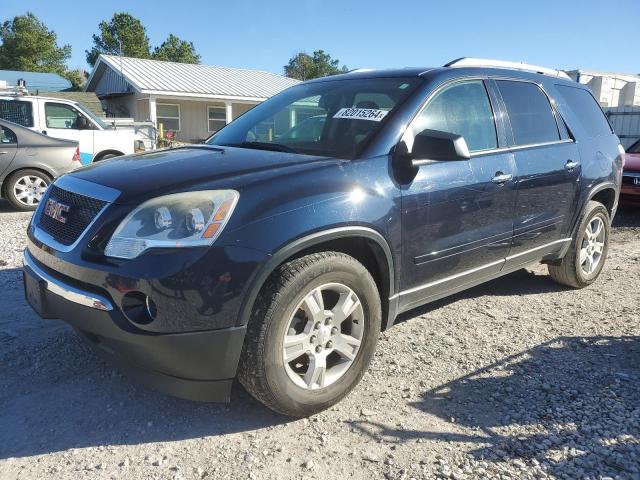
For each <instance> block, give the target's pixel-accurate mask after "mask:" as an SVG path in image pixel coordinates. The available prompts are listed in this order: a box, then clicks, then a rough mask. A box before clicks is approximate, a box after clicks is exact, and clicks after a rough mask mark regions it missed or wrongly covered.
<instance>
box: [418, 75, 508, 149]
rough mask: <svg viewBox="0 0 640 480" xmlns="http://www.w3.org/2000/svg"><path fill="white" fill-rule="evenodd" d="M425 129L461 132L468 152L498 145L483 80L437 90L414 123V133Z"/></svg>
mask: <svg viewBox="0 0 640 480" xmlns="http://www.w3.org/2000/svg"><path fill="white" fill-rule="evenodd" d="M425 129H430V130H440V131H442V132H448V133H455V134H457V135H462V136H463V137H464V139H465V141H466V142H467V146H468V147H469V151H471V152H478V151H481V150H491V149H493V148H497V146H498V141H497V135H496V125H495V122H494V119H493V111H492V109H491V103H489V97H488V95H487V90H486V89H485V87H484V83H483V82H482V80H472V81H468V82H461V83H456V84H454V85H452V86H450V87H447V88H445V89H444V90H443V91H441V92H439V93H438V94H437V95H436V96H435V97H434V98H433V99H432V100H431V101H430V102H429V104H428V105H427V106H426V107H425V109H424V110H423V111H422V113H420V115H419V116H418V118H417V121H416V122H414V125H413V134H414V135H417V134H418V133H420V132H421V131H422V130H425Z"/></svg>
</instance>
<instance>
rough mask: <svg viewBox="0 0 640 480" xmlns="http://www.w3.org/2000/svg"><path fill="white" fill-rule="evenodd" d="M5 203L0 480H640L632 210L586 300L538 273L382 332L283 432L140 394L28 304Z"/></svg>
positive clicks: (637, 234) (259, 419) (250, 413)
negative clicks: (319, 403)
mask: <svg viewBox="0 0 640 480" xmlns="http://www.w3.org/2000/svg"><path fill="white" fill-rule="evenodd" d="M28 218H29V215H27V214H19V213H12V212H11V211H10V209H9V207H8V206H7V205H6V204H4V203H1V204H0V245H1V250H0V265H1V266H0V306H1V308H2V313H0V478H1V479H3V480H5V479H13V478H39V479H43V478H56V479H82V478H101V479H102V478H104V479H121V478H135V479H145V478H149V479H165V478H168V479H197V478H214V479H218V478H251V479H253V478H273V479H285V478H339V479H342V478H362V479H372V478H376V479H377V478H389V479H410V478H416V479H417V478H438V477H441V478H454V479H461V478H500V479H502V480H506V479H516V478H580V477H582V478H593V479H595V478H607V477H611V478H632V479H640V313H639V311H638V307H639V306H640V209H637V208H636V209H626V210H623V211H622V212H621V213H620V214H619V215H618V217H617V218H616V222H615V228H614V230H613V238H612V245H611V249H610V252H609V258H608V261H607V266H606V268H605V270H604V271H603V274H602V276H601V277H600V279H599V280H598V282H597V283H596V284H595V285H592V286H591V287H589V288H586V289H584V290H580V291H573V290H569V289H565V288H563V287H560V286H558V285H556V284H554V283H553V282H552V281H551V280H550V279H549V277H548V276H547V275H546V269H545V268H544V267H542V266H533V267H532V268H529V269H527V270H522V271H519V272H516V273H514V274H511V275H508V276H506V277H504V278H502V279H498V280H495V281H493V282H490V283H488V284H486V285H482V286H480V287H476V288H474V289H472V290H470V291H467V292H464V293H462V294H459V295H456V296H455V297H452V298H449V299H446V300H443V301H440V302H437V303H436V304H434V305H431V306H428V307H426V308H422V309H419V310H416V311H413V312H410V314H409V315H404V316H403V318H402V319H401V322H400V323H399V324H398V325H397V326H396V327H394V328H393V329H391V330H389V331H387V332H385V333H383V334H382V335H381V336H380V341H379V344H378V345H379V346H378V351H377V354H376V357H375V359H374V361H373V364H372V366H371V369H370V370H369V372H368V373H367V374H366V375H365V377H364V379H363V381H362V383H361V384H360V385H359V386H358V388H356V390H355V391H354V392H353V393H352V394H351V395H350V396H349V397H348V398H347V399H346V400H344V401H343V402H342V403H340V404H339V405H338V406H336V407H334V408H333V409H331V410H330V411H327V412H324V413H322V414H320V415H316V416H314V417H312V418H310V419H304V420H297V421H291V420H289V419H286V418H282V417H280V416H278V415H276V414H274V413H272V412H270V411H269V410H267V409H266V408H264V407H262V406H261V405H260V404H258V403H257V402H255V401H254V400H252V399H251V398H250V397H249V396H248V395H247V394H246V393H244V392H243V391H242V390H241V389H240V388H238V389H237V390H236V391H235V392H234V398H233V402H232V403H231V404H229V405H220V404H198V403H192V402H188V401H182V400H177V399H174V398H170V397H167V396H164V395H162V394H159V393H155V392H153V391H150V390H146V389H144V388H142V387H138V386H136V385H135V384H133V383H132V382H130V381H129V380H128V379H127V378H125V377H123V376H121V375H120V374H119V373H117V372H116V371H115V370H114V369H113V368H112V366H111V365H109V364H107V363H105V362H104V361H103V360H102V359H100V358H98V357H96V356H95V355H94V354H93V353H92V351H91V350H90V349H88V348H87V347H85V346H84V344H83V343H82V342H80V341H79V340H78V339H76V337H75V335H74V334H73V332H72V331H71V330H70V329H69V328H68V327H66V326H65V325H64V324H62V323H61V322H57V321H43V320H39V319H38V318H36V317H35V315H34V314H33V313H32V312H31V311H30V309H29V307H27V306H26V304H25V302H24V300H23V293H22V286H21V283H20V270H19V265H20V258H21V252H22V249H23V248H24V230H25V227H26V225H27V222H28Z"/></svg>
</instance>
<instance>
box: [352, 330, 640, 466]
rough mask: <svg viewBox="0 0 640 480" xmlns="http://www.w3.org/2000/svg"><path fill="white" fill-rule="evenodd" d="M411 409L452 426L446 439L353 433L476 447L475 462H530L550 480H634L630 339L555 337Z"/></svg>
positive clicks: (639, 367) (638, 371)
mask: <svg viewBox="0 0 640 480" xmlns="http://www.w3.org/2000/svg"><path fill="white" fill-rule="evenodd" d="M413 406H414V407H415V408H416V409H418V410H420V411H422V412H425V413H427V414H432V415H436V416H437V417H439V418H441V419H444V420H446V421H447V422H451V421H452V420H453V423H452V428H451V430H453V432H451V433H442V432H428V431H420V430H403V429H389V428H388V427H386V426H384V425H381V424H375V425H372V424H371V422H367V421H363V422H354V426H356V427H357V428H360V429H361V430H362V431H363V432H370V431H371V429H372V427H373V429H374V430H376V429H377V430H378V431H379V432H380V435H383V436H386V437H387V439H388V440H389V441H397V442H406V441H409V440H415V439H423V440H448V441H450V442H461V443H465V444H477V445H478V446H477V447H476V448H473V447H472V448H471V451H470V455H472V456H473V457H474V458H475V459H484V460H486V461H489V462H492V463H497V464H499V463H502V462H509V461H514V460H519V461H520V462H525V463H529V464H531V463H532V462H533V463H534V464H540V465H542V466H543V468H545V469H546V471H547V473H549V474H552V475H557V476H559V477H563V476H565V477H568V478H577V477H580V476H582V475H585V474H590V475H594V474H596V473H597V474H599V475H610V476H612V477H615V476H622V477H623V478H629V477H632V478H635V477H634V476H640V473H639V472H640V337H638V336H633V337H559V338H556V339H554V340H552V341H549V342H546V343H543V344H541V345H538V346H536V347H534V348H532V349H530V350H527V351H524V352H522V353H519V354H517V355H512V356H509V357H507V358H505V359H503V360H501V361H500V362H497V363H495V364H492V365H489V366H487V367H485V368H482V369H479V370H476V371H474V372H473V373H471V374H469V375H466V376H464V377H461V378H457V379H456V380H454V381H452V382H449V383H446V384H444V385H440V386H438V387H436V388H434V389H432V390H428V391H426V392H424V393H423V394H422V395H421V396H420V400H419V401H416V402H414V403H413ZM459 427H464V428H463V429H461V428H459ZM594 478H595V477H594Z"/></svg>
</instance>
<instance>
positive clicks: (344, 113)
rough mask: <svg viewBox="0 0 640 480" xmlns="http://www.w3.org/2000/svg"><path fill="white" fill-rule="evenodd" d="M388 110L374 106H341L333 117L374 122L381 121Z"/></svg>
mask: <svg viewBox="0 0 640 480" xmlns="http://www.w3.org/2000/svg"><path fill="white" fill-rule="evenodd" d="M387 113H388V112H387V111H386V110H377V109H374V108H356V107H351V108H341V109H340V110H338V112H337V113H336V114H335V115H334V116H333V118H349V119H355V120H370V121H372V122H379V121H381V120H382V119H383V118H384V117H385V116H386V115H387Z"/></svg>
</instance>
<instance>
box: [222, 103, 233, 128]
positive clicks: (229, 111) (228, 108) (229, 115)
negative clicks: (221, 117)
mask: <svg viewBox="0 0 640 480" xmlns="http://www.w3.org/2000/svg"><path fill="white" fill-rule="evenodd" d="M224 107H225V108H224V110H225V114H226V121H227V125H228V124H230V123H231V122H232V121H233V104H232V103H231V102H224Z"/></svg>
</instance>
